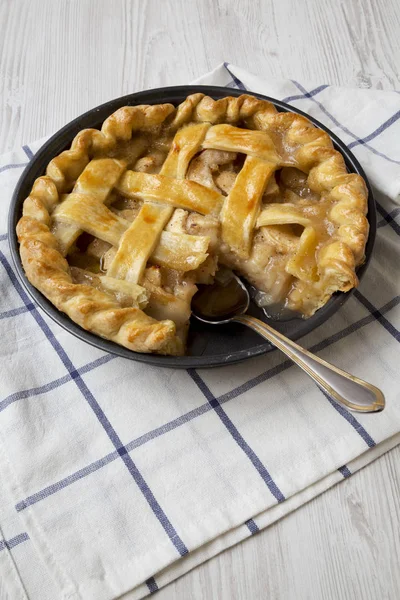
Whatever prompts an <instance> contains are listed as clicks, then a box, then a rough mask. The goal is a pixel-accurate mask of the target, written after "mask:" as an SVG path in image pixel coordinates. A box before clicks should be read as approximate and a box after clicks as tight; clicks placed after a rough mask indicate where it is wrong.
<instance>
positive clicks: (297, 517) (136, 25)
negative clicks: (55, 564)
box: [0, 0, 400, 600]
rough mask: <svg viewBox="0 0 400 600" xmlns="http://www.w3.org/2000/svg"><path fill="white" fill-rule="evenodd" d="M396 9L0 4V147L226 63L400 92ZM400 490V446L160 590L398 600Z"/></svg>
mask: <svg viewBox="0 0 400 600" xmlns="http://www.w3.org/2000/svg"><path fill="white" fill-rule="evenodd" d="M399 15H400V11H399V4H398V0H218V1H217V0H132V1H129V0H113V1H110V0H0V152H5V151H7V150H11V149H12V148H14V147H18V146H21V145H22V144H23V143H26V142H29V141H32V140H35V139H38V138H40V137H42V136H44V135H48V134H50V133H53V132H54V131H56V130H57V129H58V128H59V127H61V126H62V125H64V124H65V123H66V122H68V121H69V120H71V119H73V118H74V117H76V116H77V115H79V114H81V113H82V112H84V111H85V110H88V109H89V108H92V107H93V106H95V105H97V104H100V103H101V102H105V101H106V100H109V99H111V98H115V97H117V96H121V95H123V94H127V93H129V92H134V91H137V90H140V89H146V88H151V87H158V86H162V85H172V84H180V83H188V82H190V81H191V80H193V79H195V78H196V77H198V76H200V75H201V74H203V73H204V72H206V71H208V70H210V69H211V68H213V67H214V66H216V65H217V64H218V63H220V62H223V61H229V62H232V63H233V64H237V65H239V66H242V67H243V68H245V69H248V70H250V71H252V72H254V73H257V74H260V75H263V76H264V77H265V78H268V77H275V78H284V77H289V78H295V79H297V80H301V81H310V82H318V83H333V84H340V85H346V86H359V87H372V88H377V89H393V88H397V89H400V70H399V65H400V16H399ZM399 498H400V447H398V448H396V449H395V450H392V451H391V452H390V453H388V454H387V455H385V456H384V457H382V458H381V459H379V460H378V461H376V462H375V463H373V464H372V465H370V466H369V467H367V468H366V469H364V470H362V471H361V472H359V473H357V474H355V475H354V476H353V477H351V478H350V479H349V480H347V481H344V482H343V483H341V484H340V485H338V486H336V487H335V488H333V489H332V490H330V491H328V492H327V493H325V494H324V495H323V496H321V497H319V498H317V499H315V500H313V501H312V502H310V503H309V504H307V505H305V506H304V507H302V508H301V509H299V510H297V511H296V512H295V513H293V514H291V515H289V516H288V517H286V518H285V519H283V520H282V521H280V522H278V523H277V524H275V525H273V526H271V527H270V528H269V529H268V530H266V531H264V532H261V533H260V534H258V535H257V536H255V537H253V538H251V539H250V540H248V541H246V542H245V543H242V544H239V545H238V546H236V547H235V548H233V549H231V550H229V551H226V552H224V553H223V554H221V555H220V556H218V557H216V558H215V559H213V560H211V561H209V562H208V563H206V564H204V565H202V566H201V567H199V568H198V569H196V570H195V571H193V572H192V573H189V574H188V575H186V576H185V577H183V578H181V579H180V580H179V581H177V582H174V583H172V584H171V585H169V586H168V587H167V588H165V589H164V590H161V591H160V592H159V593H158V598H160V600H178V599H182V598H184V599H185V600H189V599H191V598H194V599H196V600H208V599H210V598H212V599H218V600H228V599H240V600H243V599H246V600H247V599H250V598H251V599H256V600H258V599H264V598H268V599H269V600H274V599H285V600H286V599H289V600H291V599H296V600H309V599H316V600H317V599H318V600H319V599H321V598H323V599H324V600H337V599H349V600H353V599H354V598H362V599H363V600H377V599H378V598H379V600H384V599H388V600H397V599H398V598H400V567H399V565H400V534H399V530H400V506H399Z"/></svg>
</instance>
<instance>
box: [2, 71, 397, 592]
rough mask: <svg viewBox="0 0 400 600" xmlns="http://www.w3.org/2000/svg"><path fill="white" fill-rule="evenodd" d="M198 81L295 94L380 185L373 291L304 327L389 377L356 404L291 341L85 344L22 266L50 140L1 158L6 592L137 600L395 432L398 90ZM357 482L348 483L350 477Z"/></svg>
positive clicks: (349, 359)
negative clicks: (222, 359) (132, 355)
mask: <svg viewBox="0 0 400 600" xmlns="http://www.w3.org/2000/svg"><path fill="white" fill-rule="evenodd" d="M200 83H202V84H206V83H207V84H216V85H223V86H231V87H238V88H240V89H243V90H252V91H255V92H260V93H263V94H266V95H268V96H272V97H274V98H278V99H280V100H285V101H286V102H288V103H290V104H293V105H294V106H296V107H298V108H300V109H302V110H303V111H305V112H307V113H309V114H310V115H313V116H314V117H316V118H317V119H319V120H320V121H322V122H323V123H325V124H326V125H327V126H328V127H329V128H330V129H332V131H334V132H335V133H336V134H337V135H338V136H339V137H340V138H341V139H342V140H343V141H344V142H345V143H346V144H348V146H349V147H350V148H351V149H352V150H353V152H354V153H355V154H356V156H357V158H358V159H359V160H360V162H361V164H362V165H363V167H364V168H365V170H366V173H367V175H368V177H369V178H370V181H371V183H372V184H373V186H374V190H375V192H376V199H377V210H378V235H377V240H376V246H375V250H374V258H373V260H372V262H371V265H370V267H369V269H368V271H367V273H366V275H365V278H364V279H363V282H362V284H361V286H360V288H359V289H358V290H357V291H356V292H355V293H354V294H353V296H352V297H351V298H350V299H349V300H348V302H347V303H346V304H345V305H344V306H343V307H342V308H341V309H340V310H339V312H338V313H336V314H335V315H334V316H333V317H332V318H331V319H329V321H328V322H326V323H325V324H324V325H323V326H321V327H320V328H319V329H317V330H315V331H314V332H313V333H311V334H310V335H308V336H306V337H305V338H303V339H302V344H303V345H305V346H306V347H308V348H311V349H312V351H314V352H317V353H318V354H319V355H320V356H322V357H323V358H325V359H327V360H328V361H331V362H333V363H335V364H337V365H338V366H340V367H343V368H345V369H347V370H349V371H351V372H353V373H354V374H356V375H358V376H360V377H362V378H364V379H367V380H370V381H372V382H374V383H376V384H377V385H378V386H380V387H381V388H382V389H383V391H384V394H385V396H386V400H387V407H386V409H385V411H384V412H382V413H380V414H364V415H362V414H353V413H350V412H348V411H347V410H346V409H344V408H342V407H340V406H338V405H337V404H335V403H334V402H333V401H330V400H328V399H327V398H326V397H325V396H324V395H323V394H322V393H321V392H320V390H319V389H318V388H317V387H316V386H315V385H314V384H313V383H312V382H311V381H310V380H309V379H308V378H307V376H306V375H305V374H303V373H302V372H301V371H300V370H299V369H298V368H297V367H295V366H292V365H291V363H290V362H289V361H288V360H286V359H285V357H283V356H282V355H281V354H280V353H279V352H278V351H274V352H271V353H269V354H268V355H266V356H262V357H259V358H257V359H254V360H252V361H248V362H246V363H243V364H240V365H235V366H230V367H224V368H220V369H214V370H200V371H194V370H192V371H181V370H167V369H157V368H154V367H150V366H146V365H144V364H141V363H135V362H133V361H127V360H124V359H122V358H117V357H115V356H113V355H109V354H105V353H104V352H102V351H101V350H98V349H95V348H92V347H91V346H89V345H86V344H85V343H83V342H81V341H79V340H78V339H76V338H75V337H73V336H72V335H70V334H69V333H67V332H66V331H64V330H63V329H61V328H60V327H58V326H57V325H56V324H55V323H53V322H52V321H51V320H49V319H48V318H47V317H46V316H45V315H44V314H43V312H42V311H41V310H40V309H38V308H37V307H36V305H35V303H34V302H33V301H32V300H31V299H30V298H29V297H28V296H27V294H26V292H25V291H24V289H23V288H22V287H21V284H20V283H19V281H18V279H17V278H16V276H15V274H14V271H13V267H12V264H11V260H10V254H9V251H8V240H7V232H6V227H7V226H6V216H7V212H8V207H9V202H10V198H11V194H12V191H13V189H14V187H15V185H16V182H17V180H18V178H19V176H20V175H21V173H22V170H23V168H24V166H25V164H26V163H27V162H28V161H29V159H30V158H31V157H32V155H33V153H34V152H35V151H36V150H37V149H38V148H39V147H40V145H41V143H43V140H42V142H41V143H40V142H39V143H34V144H31V145H29V146H24V148H23V149H21V150H17V151H15V152H13V153H11V154H8V155H5V156H3V157H2V158H0V186H1V188H0V189H1V203H0V263H1V264H0V281H1V295H0V334H1V361H0V377H1V383H0V386H1V400H0V598H1V599H3V598H11V599H12V600H16V599H19V598H21V599H26V598H29V599H30V600H57V599H59V598H64V599H67V598H68V599H69V600H72V599H78V598H80V599H83V600H91V599H93V600H109V599H113V598H117V597H118V596H120V595H121V594H126V596H124V598H125V599H126V600H127V599H128V598H129V600H133V599H137V598H142V597H143V596H145V595H146V594H148V593H151V592H154V591H156V590H157V589H158V588H160V587H161V586H163V585H165V584H166V583H168V582H169V581H171V580H173V579H175V578H177V577H179V576H180V575H182V574H183V573H185V572H187V571H188V570H189V569H192V568H193V567H195V566H196V565H198V564H200V563H201V562H203V561H205V560H206V559H208V558H210V557H211V556H214V555H215V554H217V553H218V552H221V551H222V550H224V549H225V548H227V547H229V546H231V545H233V544H235V543H237V542H238V541H240V540H243V539H245V538H246V537H248V536H251V535H253V534H255V533H257V532H258V531H259V530H260V529H262V528H264V527H267V526H268V525H269V524H270V523H272V522H273V521H275V520H277V519H279V518H281V517H282V516H284V515H285V514H287V513H288V512H290V511H292V510H294V509H295V508H297V507H298V506H300V505H301V504H304V503H305V502H307V501H308V500H310V499H311V498H313V497H315V496H316V495H318V494H320V493H321V492H322V491H324V490H326V489H327V488H329V487H330V486H332V485H334V484H335V483H337V482H339V481H342V480H343V479H345V478H347V477H349V476H350V475H351V474H352V473H354V471H356V470H357V469H359V468H361V467H363V466H364V465H366V464H368V463H369V462H371V461H372V460H373V459H375V458H376V457H377V456H380V455H381V454H383V453H384V452H386V451H387V450H389V449H390V448H392V447H394V446H395V445H396V444H397V443H399V442H400V433H399V432H400V397H399V389H400V373H399V347H398V341H399V333H398V330H397V329H396V322H397V327H398V323H399V313H400V308H399V303H400V298H399V270H398V265H399V262H400V250H399V234H400V226H399V224H398V222H397V221H396V219H397V218H398V216H399V214H400V208H399V193H400V144H399V139H400V110H399V109H400V95H399V94H398V93H397V92H382V91H370V90H358V89H356V90H354V89H344V88H338V87H331V86H327V85H318V86H310V85H308V84H306V83H302V84H300V83H298V82H295V81H289V80H287V81H272V80H268V81H266V80H262V79H260V78H259V77H256V76H254V75H250V74H249V73H247V72H245V71H243V70H242V69H240V68H238V67H235V66H233V65H221V66H220V67H218V68H217V69H215V70H214V71H213V72H212V73H210V74H208V75H206V76H204V77H203V78H201V80H200ZM344 485H345V484H344Z"/></svg>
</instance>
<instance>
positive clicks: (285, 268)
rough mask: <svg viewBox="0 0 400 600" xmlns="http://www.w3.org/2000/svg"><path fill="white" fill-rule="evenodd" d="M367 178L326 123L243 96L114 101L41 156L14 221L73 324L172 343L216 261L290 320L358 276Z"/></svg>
mask: <svg viewBox="0 0 400 600" xmlns="http://www.w3.org/2000/svg"><path fill="white" fill-rule="evenodd" d="M366 212H367V188H366V184H365V182H364V180H363V179H362V177H361V176H360V175H357V174H354V173H348V172H347V169H346V165H345V162H344V159H343V157H342V155H341V154H340V153H339V152H337V151H336V150H335V149H334V147H333V144H332V141H331V139H330V137H329V135H328V134H327V133H325V132H324V131H322V130H320V129H318V128H317V127H315V126H314V125H313V124H312V123H311V122H310V121H309V120H308V119H306V118H305V117H303V116H300V115H298V114H295V113H290V112H278V111H277V110H276V108H275V107H274V106H273V105H272V104H271V103H269V102H267V101H264V100H260V99H258V98H256V97H253V96H250V95H242V96H240V97H226V98H222V99H220V100H213V99H212V98H210V97H208V96H204V95H203V94H200V93H198V94H193V95H191V96H188V97H187V98H186V100H185V101H184V102H182V103H181V104H180V105H179V106H177V107H175V106H173V105H172V104H157V105H149V106H144V105H143V106H126V107H123V108H120V109H119V110H117V111H116V112H115V113H113V114H112V115H111V116H109V117H108V118H107V119H106V120H105V121H104V123H103V125H102V127H101V129H100V130H97V129H84V130H82V131H81V132H80V133H78V135H77V136H76V137H75V138H74V140H73V142H72V144H71V148H70V149H68V150H65V151H64V152H62V153H61V154H60V155H59V156H56V157H55V158H53V159H52V160H51V162H50V163H49V165H48V167H47V170H46V175H44V176H42V177H39V178H38V179H37V180H36V181H35V183H34V185H33V188H32V191H31V193H30V195H29V196H28V197H27V198H26V200H25V201H24V204H23V216H22V217H21V219H20V220H19V222H18V225H17V233H18V239H19V243H20V255H21V260H22V264H23V267H24V269H25V272H26V276H27V278H28V279H29V281H30V282H31V283H32V284H33V285H34V286H35V287H36V288H37V289H38V290H40V292H41V293H42V294H44V295H45V296H46V297H47V298H48V299H49V300H50V301H51V302H52V303H53V304H54V305H55V306H56V307H57V309H59V310H60V311H62V312H64V313H66V314H67V315H68V316H69V317H70V318H71V319H72V320H73V321H75V322H76V323H78V324H79V325H80V326H81V327H83V328H84V329H86V330H88V331H91V332H93V333H95V334H97V335H99V336H101V337H103V338H106V339H109V340H112V341H114V342H116V343H117V344H121V345H122V346H125V347H126V348H129V349H131V350H133V351H136V352H153V353H159V354H170V355H181V354H183V353H184V352H185V341H186V336H187V332H188V327H189V320H190V314H191V300H192V297H193V295H194V294H195V293H196V291H197V287H196V284H211V283H212V282H213V281H214V277H215V275H216V273H217V271H218V269H219V267H223V268H224V269H225V268H229V269H232V270H234V271H235V272H237V273H238V274H239V275H241V276H243V277H244V278H245V279H246V280H247V281H248V282H249V283H250V284H251V285H252V286H254V287H255V288H256V289H257V290H259V291H260V293H261V296H262V302H263V304H264V305H268V304H273V305H276V304H280V305H281V306H284V307H286V308H288V309H290V310H293V311H296V312H297V313H298V314H301V315H302V316H303V317H304V318H307V317H309V316H311V315H313V314H314V312H315V311H316V310H318V309H319V308H320V307H322V306H323V305H324V304H325V303H326V302H327V301H328V300H329V298H330V297H331V295H332V294H333V293H334V292H337V291H342V292H346V291H348V290H350V289H351V288H353V287H354V286H356V285H357V276H356V267H357V266H358V265H360V264H361V263H362V261H363V258H364V250H365V244H366V240H367V237H368V221H367V219H366Z"/></svg>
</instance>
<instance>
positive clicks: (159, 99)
mask: <svg viewBox="0 0 400 600" xmlns="http://www.w3.org/2000/svg"><path fill="white" fill-rule="evenodd" d="M196 92H202V93H203V94H206V95H208V96H211V97H212V98H215V99H218V98H223V97H225V96H240V95H241V94H242V93H243V92H242V91H241V90H236V89H231V88H224V87H214V86H207V85H206V86H198V85H185V86H177V87H167V88H158V89H153V90H147V91H144V92H138V93H136V94H129V95H128V96H123V97H122V98H117V99H115V100H111V101H110V102H106V103H105V104H102V105H101V106H98V107H96V108H93V109H92V110H89V111H88V112H86V113H85V114H83V115H81V116H80V117H77V118H76V119H74V120H73V121H71V122H70V123H68V125H65V127H63V128H62V129H60V130H59V131H58V132H57V133H56V134H55V135H53V136H52V137H51V138H50V139H49V140H48V141H47V142H46V143H45V144H44V145H43V146H42V147H41V148H40V150H39V151H38V152H37V153H36V154H35V156H34V157H33V158H32V160H31V161H30V163H29V164H28V166H27V167H26V169H25V170H24V172H23V174H22V175H21V177H20V179H19V181H18V184H17V187H16V189H15V191H14V195H13V198H12V202H11V207H10V213H9V221H8V225H9V243H10V249H11V254H12V258H13V261H14V266H15V269H16V272H17V275H18V277H19V279H20V281H21V283H22V284H23V286H24V287H25V289H26V291H27V292H28V294H29V295H30V296H31V297H32V298H33V300H34V301H35V302H36V304H37V305H38V306H40V308H41V309H42V310H44V312H45V313H46V314H47V315H48V316H49V317H51V318H52V319H53V320H54V321H55V322H56V323H58V325H60V326H61V327H63V328H64V329H66V330H67V331H69V332H70V333H71V334H72V335H74V336H76V337H77V338H79V339H81V340H83V341H85V342H87V343H89V344H91V345H92V346H95V347H97V348H100V349H101V350H104V351H105V352H110V353H112V354H116V355H117V356H121V357H123V358H127V359H129V360H136V361H139V362H143V363H147V364H150V365H154V366H157V367H171V368H184V369H188V368H202V367H216V366H223V365H228V364H232V363H238V362H241V361H244V360H246V359H249V358H252V357H255V356H260V355H262V354H265V353H267V352H269V351H271V350H272V349H273V346H272V345H271V344H269V343H268V342H264V341H262V340H261V338H260V337H259V336H258V335H257V334H256V333H255V332H253V331H251V330H250V329H248V328H247V327H244V326H242V325H239V324H230V325H221V326H212V325H210V326H207V325H205V324H202V323H199V322H197V321H196V320H195V319H192V321H191V324H190V333H189V338H188V348H187V354H186V355H185V356H179V357H176V356H159V355H156V354H140V353H138V352H133V351H131V350H128V349H127V348H124V347H123V346H119V345H118V344H115V343H114V342H111V341H109V340H105V339H103V338H101V337H99V336H97V335H95V334H93V333H90V332H89V331H85V330H84V329H82V328H81V327H80V326H79V325H77V324H76V323H74V322H73V321H71V319H70V318H69V317H68V316H67V315H65V314H64V313H62V312H60V311H58V310H57V309H56V308H55V306H54V305H53V304H52V303H51V302H49V300H47V298H45V297H44V296H43V294H41V293H40V292H39V291H38V290H37V289H36V288H34V287H33V286H32V285H31V284H30V283H29V281H28V280H27V278H26V276H25V273H24V270H23V267H22V264H21V259H20V256H19V249H18V240H17V236H16V232H15V227H16V224H17V222H18V220H19V218H20V217H21V214H22V204H23V201H24V199H25V198H26V197H27V196H28V195H29V193H30V190H31V188H32V185H33V183H34V181H35V179H36V178H37V177H39V176H40V175H43V174H44V173H45V170H46V166H47V164H48V163H49V162H50V160H51V159H52V158H53V157H55V156H57V155H58V154H59V153H60V152H62V151H63V150H65V149H66V148H68V147H69V146H70V144H71V142H72V140H73V138H74V137H75V135H76V134H77V133H78V132H79V131H80V130H81V129H85V128H88V127H93V128H100V127H101V124H102V123H103V121H104V120H105V119H106V118H107V117H108V116H109V115H110V114H111V113H113V112H114V111H116V110H117V109H118V108H120V107H121V106H134V105H138V104H160V103H164V102H170V103H172V104H175V105H177V104H179V103H180V102H182V101H183V100H184V99H185V98H186V96H188V95H189V94H194V93H196ZM246 93H247V94H250V95H252V96H256V97H257V98H261V99H262V100H268V101H269V102H272V104H274V105H275V106H276V108H277V110H278V111H288V112H295V113H298V114H300V115H304V116H306V117H307V118H308V119H309V120H310V121H311V122H312V123H314V125H316V126H317V127H319V128H320V129H323V130H324V131H326V132H327V133H328V134H329V136H330V137H331V139H332V141H333V144H334V146H335V148H336V150H338V151H339V152H340V153H341V154H342V155H343V157H344V160H345V162H346V165H347V168H348V170H349V172H351V173H359V174H360V175H361V176H362V177H363V178H364V179H365V181H366V183H367V187H368V220H369V225H370V232H369V237H368V242H367V247H366V260H365V262H364V263H363V265H362V266H361V267H360V268H359V269H358V271H357V275H358V277H359V278H360V279H361V277H362V276H363V275H364V273H365V271H366V268H367V266H368V262H369V260H370V257H371V253H372V249H373V245H374V239H375V233H376V212H375V202H374V198H373V194H372V190H371V186H370V184H369V182H368V180H367V178H366V176H365V173H364V171H363V169H362V168H361V165H360V164H359V162H358V161H357V159H356V158H355V157H354V155H353V154H352V152H350V150H349V149H348V148H347V146H346V145H345V144H344V143H343V142H342V141H341V140H340V139H339V138H338V137H337V136H336V135H335V134H333V133H332V132H331V131H330V130H329V129H328V128H327V127H325V126H324V125H322V123H319V121H317V120H316V119H314V118H313V117H310V116H309V115H307V114H306V113H304V112H302V111H301V110H298V109H295V108H293V107H292V106H289V105H288V104H285V103H284V102H280V101H279V100H275V99H274V98H269V97H267V96H263V95H261V94H254V93H251V92H246ZM350 294H351V292H347V293H342V292H338V293H336V294H334V295H333V297H332V298H331V299H330V300H329V301H328V302H327V304H326V305H325V306H324V307H322V308H321V309H320V310H318V311H317V312H316V314H315V315H313V316H312V317H310V318H309V319H307V320H304V319H300V318H294V319H292V320H290V321H269V320H268V319H267V318H266V317H265V315H264V313H263V312H262V311H261V309H259V308H258V307H256V306H255V305H252V307H251V310H250V314H253V315H254V316H257V317H258V318H260V319H262V320H264V321H266V322H270V323H271V325H272V326H273V327H275V328H276V329H277V330H278V331H280V332H282V333H283V334H284V335H286V336H288V337H289V338H291V339H292V340H295V339H297V338H300V337H302V336H303V335H306V334H307V333H310V332H311V331H313V330H314V329H316V328H317V327H319V326H321V325H323V323H325V321H326V320H327V319H329V318H330V317H331V316H332V315H333V314H334V313H335V312H336V311H337V310H339V308H340V307H341V306H342V305H343V304H344V303H345V302H346V300H347V299H348V298H349V296H350Z"/></svg>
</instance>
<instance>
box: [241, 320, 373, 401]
mask: <svg viewBox="0 0 400 600" xmlns="http://www.w3.org/2000/svg"><path fill="white" fill-rule="evenodd" d="M232 320H233V321H236V322H237V323H242V324H243V325H247V326H248V327H250V328H251V329H254V331H256V332H257V333H258V334H260V335H261V336H262V337H264V338H265V339H267V340H268V341H269V342H271V343H272V344H274V346H276V347H277V348H279V350H281V351H282V352H283V353H284V354H286V356H288V357H289V358H290V359H291V360H292V361H293V362H295V363H296V364H297V365H298V366H299V367H300V368H301V369H303V371H305V372H306V373H307V375H309V376H310V377H311V378H312V379H313V380H314V381H315V383H316V384H317V385H318V386H319V387H320V388H322V390H323V391H325V392H326V393H327V394H329V395H330V396H332V397H333V398H334V400H336V402H338V403H339V404H342V405H343V406H345V407H346V408H349V409H350V410H353V411H356V412H379V411H381V410H383V409H384V408H385V397H384V395H383V393H382V392H381V390H380V389H378V388H377V387H375V386H374V385H372V384H371V383H367V382H366V381H363V380H362V379H358V377H355V376H354V375H350V374H349V373H346V371H342V369H339V368H338V367H335V366H334V365H331V364H329V363H328V362H326V361H325V360H323V359H322V358H319V356H316V355H315V354H312V353H311V352H309V351H308V350H305V349H304V348H302V347H301V346H299V345H298V344H295V343H294V342H292V340H289V339H288V338H287V337H285V336H284V335H282V334H281V333H279V332H278V331H276V330H275V329H273V328H272V327H270V326H269V325H267V324H266V323H264V322H263V321H260V320H259V319H256V318H255V317H251V316H249V315H241V316H238V317H235V318H234V319H232Z"/></svg>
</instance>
